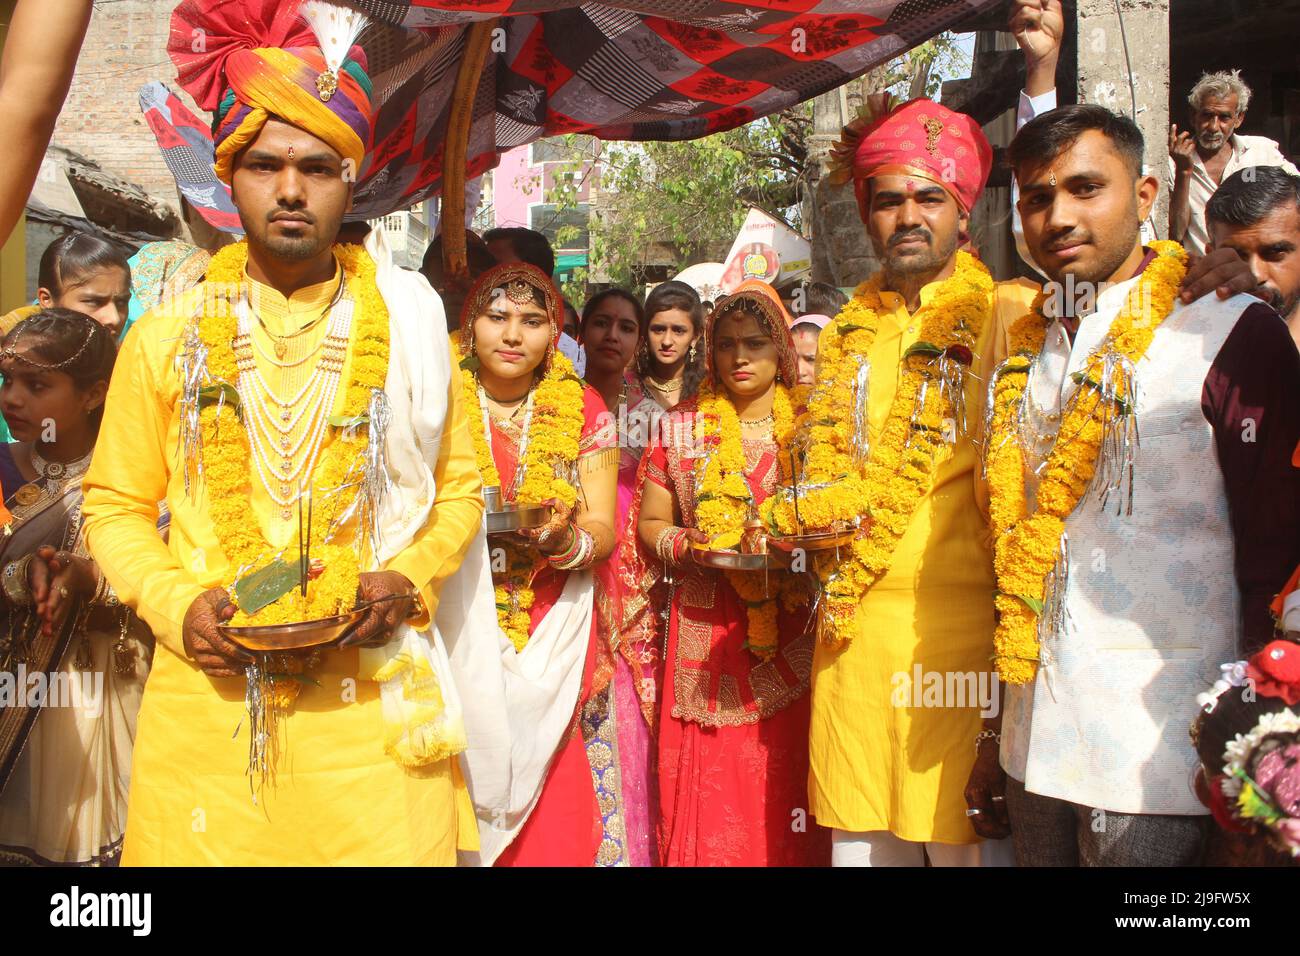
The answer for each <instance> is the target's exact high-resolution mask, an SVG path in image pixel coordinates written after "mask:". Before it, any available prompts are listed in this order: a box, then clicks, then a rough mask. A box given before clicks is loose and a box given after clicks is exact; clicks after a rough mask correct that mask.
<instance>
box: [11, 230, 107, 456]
mask: <svg viewBox="0 0 1300 956" xmlns="http://www.w3.org/2000/svg"><path fill="white" fill-rule="evenodd" d="M36 282H37V286H38V287H37V290H36V304H35V305H24V306H19V307H18V308H17V309H14V310H13V311H12V312H9V313H8V314H6V315H4V316H2V317H0V335H5V334H8V332H9V331H10V330H11V329H13V328H14V326H16V325H17V324H18V323H19V322H21V321H22V320H23V319H26V318H28V317H30V316H33V315H35V314H36V313H37V312H39V311H40V310H41V309H52V308H60V309H72V310H74V311H76V312H82V313H84V314H86V315H88V316H90V317H91V318H92V319H95V320H96V321H97V322H99V323H100V324H101V325H103V326H105V327H106V328H108V329H110V330H111V331H112V332H113V333H114V334H118V341H121V335H120V334H119V333H122V332H124V331H125V322H126V314H127V300H128V299H130V297H131V267H130V266H129V265H128V264H127V260H126V256H124V255H123V254H122V251H121V250H120V249H118V248H117V246H115V245H113V244H112V243H111V242H108V241H107V240H105V239H101V238H99V236H92V235H90V234H89V233H85V232H68V233H64V234H63V235H61V236H59V237H58V238H57V239H55V240H54V241H53V242H51V243H50V244H49V245H48V246H46V247H45V251H44V252H42V253H41V262H40V266H39V268H38V270H37V273H36ZM9 440H10V434H9V430H8V428H7V426H6V425H5V423H4V421H3V420H0V441H9Z"/></svg>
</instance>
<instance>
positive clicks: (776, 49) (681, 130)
mask: <svg viewBox="0 0 1300 956" xmlns="http://www.w3.org/2000/svg"><path fill="white" fill-rule="evenodd" d="M1000 2H1001V0H903V2H898V0H744V2H740V0H737V2H724V0H621V2H619V3H618V4H617V5H606V4H601V3H575V2H559V0H451V2H445V0H444V2H432V0H352V2H351V4H350V5H351V6H354V7H356V8H358V9H360V10H362V11H363V12H365V13H366V14H367V15H369V16H370V17H371V19H372V20H373V21H374V22H373V23H372V25H371V26H370V27H369V28H368V29H367V30H366V32H365V33H363V34H362V36H361V39H360V43H361V45H362V46H363V47H364V48H365V51H366V55H367V63H368V68H369V74H370V77H371V79H372V80H373V82H374V86H375V89H376V90H377V91H382V92H381V94H380V95H379V97H378V100H379V102H377V103H376V115H375V126H374V138H373V145H372V149H371V157H370V165H369V167H368V169H367V171H366V172H365V174H364V175H363V177H362V180H361V181H360V182H359V183H358V187H357V191H356V194H355V196H354V202H355V210H354V212H355V215H357V216H359V217H362V218H370V219H373V218H377V217H379V216H382V215H385V214H387V213H390V212H393V211H395V210H398V209H404V208H407V207H409V206H411V205H413V204H415V203H416V202H419V201H421V200H423V199H426V198H428V197H430V196H432V195H434V194H436V193H437V192H438V191H439V190H440V189H441V187H442V176H443V166H444V156H443V147H444V142H445V138H446V128H447V116H448V111H449V106H450V103H451V100H452V96H453V90H454V87H455V83H456V73H457V66H458V64H459V62H460V60H461V57H462V55H463V53H464V49H465V37H464V31H465V29H466V27H467V25H469V24H472V23H474V22H476V21H481V20H486V19H492V18H496V17H500V18H501V19H500V22H499V23H498V24H497V27H498V28H499V29H500V30H501V33H500V34H498V35H496V36H494V38H493V42H492V44H491V46H490V50H489V53H488V60H487V62H486V64H485V66H484V69H483V71H482V74H481V77H480V79H479V82H478V86H477V91H476V94H475V100H474V111H473V122H472V126H471V129H470V135H469V148H468V151H467V156H466V161H467V166H468V169H467V175H466V178H467V179H472V178H473V177H475V176H477V175H479V174H481V173H483V172H484V171H486V170H488V169H491V168H492V167H493V166H495V165H496V163H497V159H498V157H499V155H500V154H501V153H503V152H505V151H506V150H509V149H511V148H513V147H515V146H521V145H523V144H526V143H530V142H532V141H534V140H536V139H539V138H541V137H544V136H552V135H557V134H563V133H586V134H592V135H595V136H598V137H600V138H601V139H621V140H685V139H694V138H696V137H700V136H706V135H708V134H710V133H717V132H721V131H723V130H727V129H732V128H734V127H736V126H741V125H743V124H745V123H748V122H750V121H752V120H755V119H759V118H761V117H763V116H767V115H770V114H772V113H775V112H777V111H779V110H782V109H785V108H786V107H789V106H793V105H794V104H796V103H799V102H802V101H804V100H807V99H809V98H811V97H813V96H816V95H817V94H819V93H823V92H825V91H827V90H831V89H834V88H836V87H838V86H841V85H842V84H844V83H845V82H847V81H848V80H850V79H852V78H854V77H857V76H861V75H862V74H863V73H865V72H866V71H867V70H870V69H871V68H872V67H875V66H877V65H879V64H881V63H884V62H885V61H887V60H889V59H891V58H893V57H895V56H898V55H899V54H901V53H903V52H905V51H906V50H908V49H910V48H912V47H914V46H916V45H918V44H920V43H923V42H925V41H926V40H928V39H930V38H932V37H934V36H935V35H937V34H939V33H941V32H942V31H944V30H947V29H949V28H952V27H954V26H956V25H958V24H959V23H960V22H961V21H962V20H964V19H967V18H969V17H970V16H972V15H975V14H978V13H980V12H982V11H984V10H987V9H988V8H990V7H993V6H995V5H997V4H998V3H1000ZM187 36H188V34H187Z"/></svg>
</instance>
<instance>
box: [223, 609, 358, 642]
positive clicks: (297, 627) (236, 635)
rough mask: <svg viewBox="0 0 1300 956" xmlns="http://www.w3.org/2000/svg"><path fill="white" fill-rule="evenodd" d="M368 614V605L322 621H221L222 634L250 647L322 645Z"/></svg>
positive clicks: (334, 638) (335, 639)
mask: <svg viewBox="0 0 1300 956" xmlns="http://www.w3.org/2000/svg"><path fill="white" fill-rule="evenodd" d="M365 616H366V608H364V607H362V608H357V609H356V610H354V611H349V612H348V613H347V614H339V615H336V616H334V617H327V618H322V619H321V620H319V621H300V622H298V623H297V624H252V625H245V626H243V627H232V626H231V625H229V624H219V625H218V627H220V628H221V631H222V633H223V634H225V635H226V637H228V638H230V639H231V640H232V641H234V642H235V643H236V644H238V645H239V646H240V647H242V648H244V649H245V650H249V651H296V650H302V649H303V648H307V647H319V646H320V645H321V644H330V643H332V642H334V641H337V640H339V639H340V638H342V637H343V636H344V635H346V634H347V633H348V631H349V630H351V629H352V627H353V625H355V624H357V623H359V622H360V620H361V619H362V618H363V617H365Z"/></svg>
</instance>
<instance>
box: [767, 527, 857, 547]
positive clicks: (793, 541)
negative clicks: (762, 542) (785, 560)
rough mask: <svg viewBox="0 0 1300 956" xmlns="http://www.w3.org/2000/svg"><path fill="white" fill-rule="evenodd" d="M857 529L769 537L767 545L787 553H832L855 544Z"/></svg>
mask: <svg viewBox="0 0 1300 956" xmlns="http://www.w3.org/2000/svg"><path fill="white" fill-rule="evenodd" d="M857 533H858V529H857V528H846V529H845V530H843V531H817V532H813V533H811V534H792V535H786V536H784V537H779V538H775V537H769V538H768V539H767V543H768V544H769V545H770V546H771V547H773V548H779V549H780V550H782V551H785V552H786V553H790V552H793V551H799V550H802V551H832V550H834V549H836V548H847V547H848V546H849V545H850V544H852V543H853V539H854V537H855V536H856V535H857Z"/></svg>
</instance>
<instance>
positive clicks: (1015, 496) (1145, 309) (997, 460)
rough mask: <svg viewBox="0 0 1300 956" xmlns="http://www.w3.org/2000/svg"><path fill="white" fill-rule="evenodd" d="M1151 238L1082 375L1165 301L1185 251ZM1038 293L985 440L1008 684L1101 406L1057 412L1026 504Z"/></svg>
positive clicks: (1093, 397) (1042, 334)
mask: <svg viewBox="0 0 1300 956" xmlns="http://www.w3.org/2000/svg"><path fill="white" fill-rule="evenodd" d="M1150 248H1151V249H1152V250H1153V251H1155V252H1156V253H1157V256H1156V258H1155V260H1154V261H1152V262H1151V263H1150V265H1148V266H1147V268H1146V270H1145V271H1144V272H1143V273H1142V277H1141V279H1140V280H1139V282H1138V283H1137V285H1136V286H1135V287H1134V288H1133V290H1132V291H1131V292H1130V293H1129V297H1128V299H1127V300H1126V301H1125V303H1124V307H1123V309H1121V310H1120V313H1119V315H1117V316H1116V317H1115V320H1114V321H1113V322H1112V323H1111V326H1110V330H1109V331H1108V332H1107V334H1106V338H1105V339H1103V341H1102V345H1101V346H1099V347H1098V348H1096V349H1094V350H1093V352H1092V354H1091V355H1090V356H1089V357H1088V363H1087V365H1086V366H1085V372H1084V381H1085V382H1088V381H1091V382H1099V381H1101V374H1102V363H1103V362H1104V361H1105V357H1106V354H1107V353H1108V352H1114V353H1117V354H1119V355H1122V356H1124V357H1126V358H1127V359H1129V360H1130V361H1131V362H1133V363H1134V364H1136V363H1137V362H1138V361H1139V360H1140V359H1141V358H1142V356H1143V355H1145V354H1146V351H1147V349H1148V348H1149V347H1150V345H1151V340H1152V338H1153V337H1154V335H1155V331H1156V329H1157V328H1159V327H1160V325H1161V324H1162V323H1163V322H1164V321H1165V319H1166V318H1168V317H1169V313H1170V312H1171V311H1172V310H1173V307H1174V299H1175V296H1176V295H1177V293H1178V287H1179V285H1180V284H1181V283H1182V280H1183V275H1184V273H1185V272H1186V266H1187V253H1186V252H1184V251H1183V247H1182V246H1181V245H1179V244H1178V243H1176V242H1166V241H1159V242H1153V243H1151V246H1150ZM1046 298H1047V296H1046V293H1045V292H1044V293H1040V294H1039V296H1038V297H1037V298H1036V299H1035V300H1034V303H1033V306H1032V307H1031V309H1030V311H1029V312H1028V313H1026V314H1025V315H1024V316H1023V317H1021V318H1020V319H1019V320H1017V321H1016V323H1015V324H1014V325H1013V326H1012V327H1011V332H1010V352H1011V356H1010V358H1008V359H1007V361H1006V362H1005V363H1004V364H1003V365H1002V366H1001V367H1000V368H999V371H998V377H997V380H996V381H995V383H994V390H993V410H992V411H993V414H992V425H991V428H990V432H989V435H988V441H987V448H988V451H987V462H986V469H987V473H988V484H989V514H990V518H991V520H992V522H993V532H994V551H993V566H994V573H995V574H996V576H997V586H998V593H997V596H996V598H995V602H996V606H997V610H998V625H997V631H996V634H995V636H994V648H995V650H994V655H995V662H996V665H997V669H998V673H999V674H1000V675H1001V676H1002V679H1003V680H1005V681H1006V682H1007V683H1009V684H1025V683H1028V682H1029V681H1031V680H1033V678H1034V675H1035V674H1036V673H1037V669H1038V654H1039V646H1038V627H1039V612H1040V610H1041V608H1042V607H1043V598H1044V585H1045V582H1046V579H1047V577H1048V575H1049V574H1050V573H1051V572H1052V569H1053V567H1054V566H1055V565H1056V560H1057V556H1058V553H1059V548H1060V539H1061V532H1062V531H1063V530H1064V528H1065V519H1066V518H1067V517H1068V516H1069V515H1070V513H1071V512H1073V511H1074V509H1075V507H1076V506H1077V505H1078V504H1079V501H1080V499H1081V498H1082V497H1083V496H1084V495H1085V494H1086V493H1087V490H1088V486H1089V484H1090V483H1091V482H1092V478H1093V474H1094V473H1095V472H1096V470H1097V465H1098V457H1099V454H1100V450H1101V443H1102V435H1103V428H1102V416H1103V415H1104V414H1105V412H1106V408H1105V405H1104V400H1103V398H1102V396H1101V395H1100V393H1099V392H1098V391H1097V390H1096V389H1092V388H1089V389H1088V392H1087V393H1086V394H1084V395H1081V396H1080V398H1079V400H1078V401H1077V402H1075V403H1074V405H1073V407H1072V408H1071V409H1070V410H1069V411H1068V412H1067V414H1066V415H1065V416H1064V417H1063V420H1062V421H1061V423H1060V428H1059V430H1058V436H1067V437H1065V438H1064V439H1060V438H1058V440H1057V441H1056V443H1055V444H1054V445H1053V447H1052V450H1051V453H1050V454H1049V455H1048V458H1047V461H1046V462H1045V463H1044V466H1043V469H1042V478H1041V480H1040V482H1039V485H1038V489H1037V493H1036V496H1035V497H1036V502H1037V504H1036V508H1035V510H1034V512H1033V513H1032V514H1030V513H1028V500H1027V498H1026V493H1025V454H1024V448H1023V446H1022V443H1021V436H1020V417H1021V406H1022V404H1023V402H1024V401H1025V391H1026V389H1027V387H1028V382H1029V373H1030V370H1031V368H1032V366H1033V363H1034V362H1035V361H1037V360H1038V357H1039V354H1040V353H1041V351H1042V348H1043V343H1044V341H1045V340H1046V337H1047V327H1048V321H1047V319H1046V318H1045V317H1044V315H1043V305H1044V303H1045V301H1046ZM1079 387H1080V388H1086V387H1087V386H1086V385H1080V386H1079ZM1121 398H1123V396H1121Z"/></svg>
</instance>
